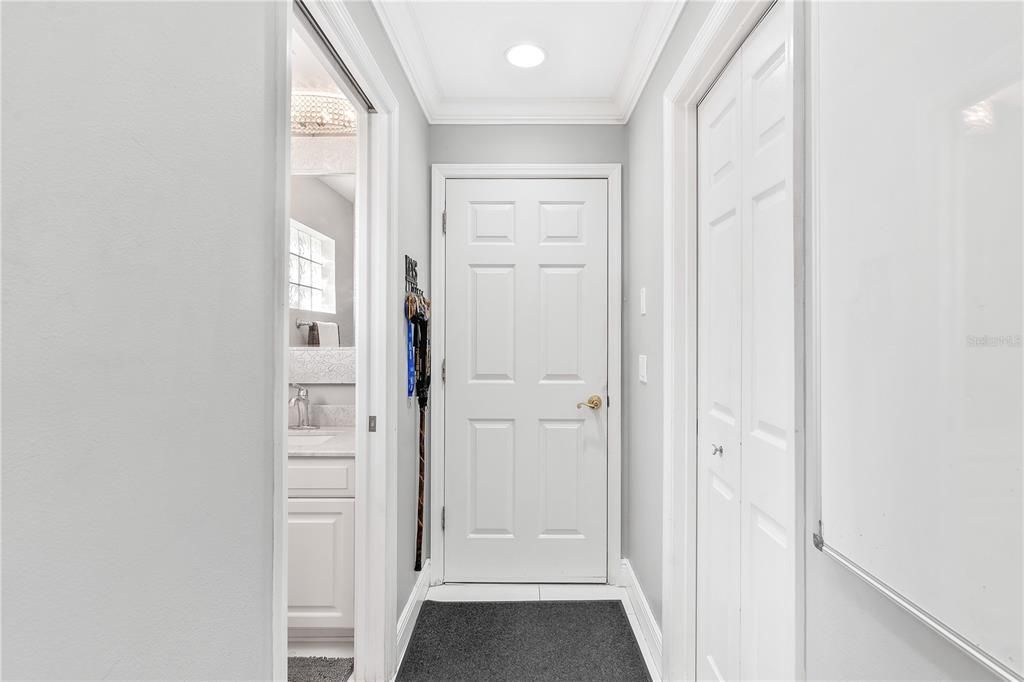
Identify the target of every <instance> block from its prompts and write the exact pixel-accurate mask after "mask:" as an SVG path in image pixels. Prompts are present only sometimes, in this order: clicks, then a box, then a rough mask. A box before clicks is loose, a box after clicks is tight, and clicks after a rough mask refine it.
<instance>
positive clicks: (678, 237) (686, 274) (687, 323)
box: [662, 0, 809, 680]
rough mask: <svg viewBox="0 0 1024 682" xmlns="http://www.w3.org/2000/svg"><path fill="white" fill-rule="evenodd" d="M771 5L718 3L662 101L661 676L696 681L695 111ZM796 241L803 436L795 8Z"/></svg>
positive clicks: (798, 30)
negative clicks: (663, 375) (663, 200)
mask: <svg viewBox="0 0 1024 682" xmlns="http://www.w3.org/2000/svg"><path fill="white" fill-rule="evenodd" d="M773 3H774V0H755V1H754V2H751V3H739V2H734V1H731V0H718V1H717V2H716V3H715V5H714V7H712V8H711V12H710V13H709V14H708V17H707V19H706V20H705V21H704V24H703V26H701V29H700V31H699V32H698V33H697V36H696V38H695V39H694V41H693V44H692V45H691V46H690V49H689V50H687V52H686V54H685V55H684V56H683V59H682V61H681V62H680V64H679V67H678V68H677V69H676V72H675V74H674V75H673V77H672V80H671V81H670V82H669V84H668V87H666V89H665V93H664V96H663V99H662V112H663V114H662V115H663V126H664V130H663V135H664V137H663V142H662V144H663V148H664V149H665V156H664V187H663V196H664V198H665V207H664V216H663V235H662V245H663V254H664V261H663V282H662V288H663V295H664V301H665V303H664V308H663V314H664V326H663V334H664V336H663V344H664V345H663V350H664V352H663V354H664V358H665V360H664V361H665V377H666V381H665V382H664V389H663V392H664V395H663V402H664V415H665V419H664V424H663V429H664V430H663V434H662V447H663V467H664V469H663V486H664V487H663V500H662V505H663V507H662V532H663V545H662V604H663V605H664V606H663V612H662V636H663V638H664V647H663V655H664V659H663V661H662V674H663V677H664V679H666V680H692V679H695V677H696V664H697V661H696V636H697V604H696V597H697V575H696V567H697V451H696V448H697V104H698V103H699V102H700V100H701V99H702V98H703V97H704V95H705V93H707V92H708V90H709V89H710V88H711V86H712V85H713V84H714V82H715V80H716V79H717V78H718V74H720V73H721V72H722V70H723V69H724V68H725V66H726V64H728V62H729V60H730V59H731V58H732V56H733V54H735V52H736V51H737V50H738V49H739V47H740V46H741V45H742V44H743V41H744V40H746V38H747V35H749V34H750V32H751V30H752V29H753V28H754V26H755V25H756V24H757V22H758V20H759V19H760V18H761V17H762V16H764V14H765V13H766V12H767V11H768V9H769V8H770V7H771V6H772V4H773ZM793 4H794V7H793V36H794V41H793V44H794V50H795V55H794V70H795V71H794V73H795V81H794V89H793V93H794V100H795V101H794V106H793V111H794V115H795V120H794V135H793V137H794V144H795V145H796V149H794V155H793V158H794V163H795V165H796V167H795V169H794V174H793V178H794V222H795V225H796V234H795V235H794V238H795V243H796V248H797V254H796V261H795V262H796V266H797V267H796V269H797V275H796V279H797V281H796V283H795V284H796V294H797V295H796V300H795V301H794V305H795V306H796V325H797V331H796V340H797V346H798V347H797V359H796V367H797V377H795V380H796V381H797V390H796V398H797V400H796V414H797V430H796V433H797V434H798V436H799V438H802V437H803V412H804V390H803V367H804V357H803V340H804V331H803V306H802V296H803V263H804V256H803V246H802V245H803V229H804V228H803V214H804V211H803V185H804V172H803V169H804V155H803V137H804V104H803V101H804V90H805V86H804V82H805V79H804V54H805V52H804V26H803V22H804V18H803V17H804V13H803V9H802V3H800V2H794V3H793ZM803 458H804V446H803V443H802V442H798V443H797V481H796V488H795V489H796V493H797V500H796V502H797V510H796V513H797V517H796V518H797V523H796V528H797V530H798V537H801V538H809V536H807V534H806V532H805V520H804V507H803V504H804V470H803ZM805 545H806V539H805V540H804V541H801V542H798V543H796V546H795V547H794V551H796V552H797V558H796V563H797V589H796V595H797V603H796V604H795V605H794V608H795V609H796V623H797V631H798V633H799V634H798V638H797V648H798V651H796V652H794V656H795V659H796V662H797V670H798V673H799V677H801V678H803V677H804V640H805V629H806V628H805V627H804V595H805V590H804V550H805Z"/></svg>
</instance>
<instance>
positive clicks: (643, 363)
mask: <svg viewBox="0 0 1024 682" xmlns="http://www.w3.org/2000/svg"><path fill="white" fill-rule="evenodd" d="M640 383H641V384H646V383H647V356H646V355H641V356H640Z"/></svg>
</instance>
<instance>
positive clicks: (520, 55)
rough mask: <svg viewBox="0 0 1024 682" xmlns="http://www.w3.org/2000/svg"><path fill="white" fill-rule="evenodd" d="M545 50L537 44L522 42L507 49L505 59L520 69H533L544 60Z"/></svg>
mask: <svg viewBox="0 0 1024 682" xmlns="http://www.w3.org/2000/svg"><path fill="white" fill-rule="evenodd" d="M544 57H545V55H544V50H542V49H540V48H539V47H537V46H536V45H529V44H526V43H524V44H522V45H513V46H512V47H510V48H508V50H506V51H505V59H507V60H508V63H509V64H511V65H512V66H518V67H519V68H520V69H532V68H533V67H535V66H538V65H540V63H541V62H543V61H544Z"/></svg>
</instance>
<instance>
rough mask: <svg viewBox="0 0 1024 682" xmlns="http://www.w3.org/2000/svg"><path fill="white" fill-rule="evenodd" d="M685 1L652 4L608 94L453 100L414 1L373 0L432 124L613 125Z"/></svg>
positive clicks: (629, 106) (625, 113)
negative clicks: (441, 81)
mask: <svg viewBox="0 0 1024 682" xmlns="http://www.w3.org/2000/svg"><path fill="white" fill-rule="evenodd" d="M686 2H687V0H671V1H654V2H650V3H648V4H647V5H646V6H645V8H644V13H643V15H642V17H641V19H640V21H639V22H638V24H637V26H636V30H635V31H634V34H633V36H632V39H631V41H630V42H631V44H632V45H633V46H644V45H648V46H650V49H649V50H637V49H634V50H633V51H631V52H630V54H629V58H628V59H627V61H626V63H625V64H624V65H623V69H622V72H621V74H620V75H619V78H618V84H617V86H616V89H615V91H614V93H612V95H611V96H610V97H607V98H597V97H595V98H514V97H508V98H494V97H479V98H452V97H445V96H444V94H443V92H442V91H441V88H440V86H439V84H438V80H437V77H436V75H435V73H436V72H435V69H434V66H433V64H432V62H431V59H430V53H429V50H428V49H427V44H426V40H425V39H424V36H423V34H422V32H421V30H420V28H419V25H418V23H417V21H416V17H415V15H414V14H413V6H414V5H415V3H413V2H394V1H390V0H372V4H373V7H374V10H375V11H376V13H377V16H378V18H379V19H380V22H381V25H382V26H383V27H384V32H385V33H386V34H387V36H388V39H389V40H390V41H391V44H392V46H393V47H394V50H395V54H396V55H397V56H398V61H399V63H400V64H401V65H402V70H403V71H404V72H405V75H406V78H407V79H408V81H409V85H410V87H411V88H412V90H413V92H414V93H415V94H416V99H417V100H418V101H419V103H420V108H421V109H422V110H423V114H424V116H425V117H426V119H427V121H428V123H430V124H434V125H458V124H463V125H486V124H491V125H498V124H613V125H622V124H625V123H628V122H629V118H630V116H631V115H632V113H633V109H634V108H635V107H636V104H637V101H639V99H640V95H641V94H642V93H643V91H644V88H645V87H646V85H647V81H648V80H649V79H650V77H651V73H652V72H653V71H654V67H655V66H656V65H657V63H658V59H659V58H660V57H661V53H662V51H663V50H664V48H665V45H666V43H667V42H668V39H669V37H670V36H671V35H672V30H673V29H674V28H675V25H676V22H677V21H678V19H679V15H680V13H681V12H682V10H683V7H684V6H685V4H686Z"/></svg>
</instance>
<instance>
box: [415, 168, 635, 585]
mask: <svg viewBox="0 0 1024 682" xmlns="http://www.w3.org/2000/svg"><path fill="white" fill-rule="evenodd" d="M456 178H480V179H482V178H598V179H607V180H608V397H609V404H608V561H607V564H608V568H607V570H608V583H609V584H610V585H618V584H620V581H619V569H620V566H621V561H622V546H621V536H622V166H621V164H617V163H603V164H575V163H570V164H434V165H433V166H432V178H431V189H432V191H431V209H430V233H431V237H430V240H431V241H430V287H431V290H430V293H431V312H430V314H431V318H432V319H431V332H432V334H433V340H432V342H431V357H430V366H431V367H432V368H433V371H434V377H435V378H436V379H437V380H436V381H431V382H430V402H431V406H432V409H431V411H430V452H431V457H430V462H431V463H430V564H431V566H432V573H431V578H430V584H431V585H439V584H441V583H442V582H443V581H444V535H443V532H442V529H441V508H442V506H444V390H442V388H443V384H442V382H441V381H440V372H441V357H442V353H441V352H440V350H441V349H443V348H444V320H445V288H444V287H445V278H444V273H445V257H444V241H443V235H442V219H443V218H442V215H443V213H444V202H445V181H446V180H448V179H456Z"/></svg>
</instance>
